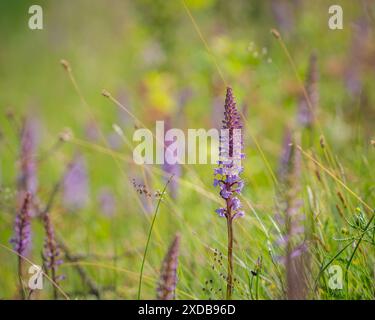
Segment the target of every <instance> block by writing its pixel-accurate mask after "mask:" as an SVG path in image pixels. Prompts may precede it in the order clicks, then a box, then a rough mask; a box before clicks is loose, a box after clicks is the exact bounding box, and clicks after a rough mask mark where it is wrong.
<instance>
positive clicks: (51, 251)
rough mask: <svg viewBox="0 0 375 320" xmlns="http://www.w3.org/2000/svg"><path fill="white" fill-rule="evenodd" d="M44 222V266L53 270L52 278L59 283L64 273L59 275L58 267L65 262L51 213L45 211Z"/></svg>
mask: <svg viewBox="0 0 375 320" xmlns="http://www.w3.org/2000/svg"><path fill="white" fill-rule="evenodd" d="M43 224H44V230H45V232H46V236H45V239H44V247H43V255H42V256H43V261H44V266H45V268H46V269H47V270H50V271H51V277H52V280H53V281H54V282H56V283H57V282H59V281H60V280H62V279H63V278H64V277H63V276H62V275H60V276H58V275H57V268H58V266H59V265H61V264H62V263H63V260H62V259H61V257H60V255H61V254H60V248H59V245H58V243H57V241H56V237H55V230H54V228H53V225H52V222H51V218H50V215H49V213H45V214H44V215H43ZM55 295H56V292H55Z"/></svg>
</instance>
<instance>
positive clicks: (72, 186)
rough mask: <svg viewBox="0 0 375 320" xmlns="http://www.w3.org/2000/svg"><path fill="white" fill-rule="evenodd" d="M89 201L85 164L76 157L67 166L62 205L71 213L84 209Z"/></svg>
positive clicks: (80, 158)
mask: <svg viewBox="0 0 375 320" xmlns="http://www.w3.org/2000/svg"><path fill="white" fill-rule="evenodd" d="M88 200H89V185H88V174H87V168H86V162H85V160H84V158H83V157H82V156H80V155H79V156H76V157H75V158H74V160H73V161H72V162H71V163H70V164H69V166H68V168H67V172H66V174H65V176H64V181H63V204H64V206H65V207H66V208H67V209H69V210H72V211H76V210H79V209H82V208H84V207H85V206H86V205H87V203H88Z"/></svg>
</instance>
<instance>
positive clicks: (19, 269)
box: [18, 256, 26, 300]
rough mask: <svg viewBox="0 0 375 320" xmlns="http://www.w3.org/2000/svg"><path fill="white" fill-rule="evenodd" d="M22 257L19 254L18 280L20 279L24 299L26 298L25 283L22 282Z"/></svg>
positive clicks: (21, 293) (21, 294)
mask: <svg viewBox="0 0 375 320" xmlns="http://www.w3.org/2000/svg"><path fill="white" fill-rule="evenodd" d="M22 273H23V270H22V258H21V257H20V256H18V281H19V286H20V296H21V299H22V300H25V298H26V296H25V291H24V288H23V283H22Z"/></svg>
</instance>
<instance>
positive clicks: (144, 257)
mask: <svg viewBox="0 0 375 320" xmlns="http://www.w3.org/2000/svg"><path fill="white" fill-rule="evenodd" d="M172 178H173V175H172V176H171V177H170V178H169V179H168V181H167V183H166V184H165V186H164V189H163V191H162V193H161V195H160V198H159V200H158V203H157V205H156V208H155V213H154V216H153V218H152V221H151V225H150V229H149V231H148V236H147V242H146V247H145V251H144V253H143V258H142V264H141V271H140V274H139V285H138V294H137V299H138V300H140V299H141V291H142V278H143V269H144V266H145V261H146V256H147V251H148V246H149V244H150V240H151V234H152V229H153V228H154V224H155V220H156V216H157V214H158V211H159V207H160V202H161V200H162V199H163V196H164V194H165V190H166V189H167V186H168V184H169V183H170V182H171V180H172Z"/></svg>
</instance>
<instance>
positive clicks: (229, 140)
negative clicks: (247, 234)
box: [214, 88, 244, 220]
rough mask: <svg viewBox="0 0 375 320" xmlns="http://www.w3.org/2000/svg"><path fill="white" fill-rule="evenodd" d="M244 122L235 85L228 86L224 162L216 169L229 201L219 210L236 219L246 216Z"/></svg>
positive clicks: (217, 181)
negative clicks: (243, 195)
mask: <svg viewBox="0 0 375 320" xmlns="http://www.w3.org/2000/svg"><path fill="white" fill-rule="evenodd" d="M242 150H243V137H242V124H241V119H240V115H239V113H238V111H237V109H236V103H235V101H234V97H233V93H232V89H231V88H227V94H226V99H225V111H224V120H223V127H222V130H221V132H220V149H219V155H220V161H219V167H218V168H215V170H214V175H215V179H214V186H215V187H216V186H219V187H220V196H221V197H222V198H223V199H224V200H225V202H226V207H222V208H219V209H217V210H216V213H217V214H218V215H219V216H220V217H226V218H227V219H230V220H232V219H235V218H237V217H241V216H243V215H244V212H243V211H242V210H241V203H240V200H239V199H238V198H237V197H236V195H239V194H241V191H242V188H243V186H244V183H243V181H242V179H241V177H240V173H241V172H242V171H243V167H242V165H241V160H242V159H243V158H244V154H243V153H242Z"/></svg>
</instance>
